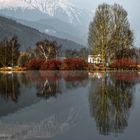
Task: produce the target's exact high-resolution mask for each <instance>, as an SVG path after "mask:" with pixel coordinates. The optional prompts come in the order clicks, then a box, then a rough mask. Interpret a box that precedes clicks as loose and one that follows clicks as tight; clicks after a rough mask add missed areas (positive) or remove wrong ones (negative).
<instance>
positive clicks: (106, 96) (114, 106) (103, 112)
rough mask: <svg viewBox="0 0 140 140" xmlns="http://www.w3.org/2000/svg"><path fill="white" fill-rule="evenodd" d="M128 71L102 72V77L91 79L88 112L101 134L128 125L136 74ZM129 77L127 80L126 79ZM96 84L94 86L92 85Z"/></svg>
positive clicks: (118, 130)
mask: <svg viewBox="0 0 140 140" xmlns="http://www.w3.org/2000/svg"><path fill="white" fill-rule="evenodd" d="M129 77H131V75H130V73H129V74H126V75H125V74H124V73H110V74H106V73H105V74H104V77H102V79H100V80H98V81H96V82H97V83H96V84H95V83H94V82H95V81H94V80H91V88H90V94H89V103H90V112H91V115H92V117H93V118H94V119H95V121H96V125H97V129H98V131H99V133H100V134H102V135H109V134H110V133H113V134H118V133H122V132H123V131H124V129H125V128H126V127H127V126H128V118H129V113H130V109H131V107H132V105H133V92H134V85H135V83H136V82H137V81H138V79H139V78H138V76H137V75H136V74H134V75H133V76H132V77H131V78H132V79H131V78H129ZM128 79H129V80H128ZM93 84H94V85H96V88H95V87H93Z"/></svg>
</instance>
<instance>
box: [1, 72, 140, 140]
mask: <svg viewBox="0 0 140 140" xmlns="http://www.w3.org/2000/svg"><path fill="white" fill-rule="evenodd" d="M0 140H140V73H138V72H117V73H115V72H111V73H88V72H78V71H77V72H67V71H66V72H45V71H40V72H35V71H32V72H31V71H29V72H25V73H1V74H0Z"/></svg>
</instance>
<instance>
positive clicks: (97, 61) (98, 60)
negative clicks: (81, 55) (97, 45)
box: [88, 54, 104, 64]
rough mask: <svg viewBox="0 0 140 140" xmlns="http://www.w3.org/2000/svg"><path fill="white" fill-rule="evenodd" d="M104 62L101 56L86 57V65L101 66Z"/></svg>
mask: <svg viewBox="0 0 140 140" xmlns="http://www.w3.org/2000/svg"><path fill="white" fill-rule="evenodd" d="M103 62H104V61H103V60H102V58H101V55H100V54H98V55H88V63H92V64H101V63H103Z"/></svg>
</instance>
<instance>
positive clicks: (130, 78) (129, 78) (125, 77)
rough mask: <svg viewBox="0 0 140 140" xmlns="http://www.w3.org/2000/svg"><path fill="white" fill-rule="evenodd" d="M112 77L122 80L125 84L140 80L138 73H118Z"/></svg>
mask: <svg viewBox="0 0 140 140" xmlns="http://www.w3.org/2000/svg"><path fill="white" fill-rule="evenodd" d="M111 75H112V77H113V78H114V79H115V80H120V81H125V82H134V81H136V80H138V79H139V75H138V73H133V72H131V73H130V72H128V73H124V72H117V73H112V74H111Z"/></svg>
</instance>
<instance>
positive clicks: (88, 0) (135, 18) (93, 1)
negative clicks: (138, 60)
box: [69, 0, 140, 47]
mask: <svg viewBox="0 0 140 140" xmlns="http://www.w3.org/2000/svg"><path fill="white" fill-rule="evenodd" d="M69 1H72V2H73V3H75V4H76V5H77V7H79V8H85V9H89V10H95V9H96V8H97V6H98V5H99V4H101V3H108V4H113V3H118V4H120V5H122V6H123V7H124V9H126V10H127V12H128V15H129V21H130V23H131V27H132V29H133V30H134V33H135V38H136V44H137V46H139V47H140V0H69Z"/></svg>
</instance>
